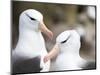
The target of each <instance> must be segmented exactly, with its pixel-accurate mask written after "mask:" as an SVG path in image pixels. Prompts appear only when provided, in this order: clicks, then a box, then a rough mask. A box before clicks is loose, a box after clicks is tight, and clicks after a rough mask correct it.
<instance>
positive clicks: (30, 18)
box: [26, 14, 36, 20]
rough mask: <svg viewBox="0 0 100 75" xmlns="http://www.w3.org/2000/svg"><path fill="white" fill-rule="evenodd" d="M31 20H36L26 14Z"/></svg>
mask: <svg viewBox="0 0 100 75" xmlns="http://www.w3.org/2000/svg"><path fill="white" fill-rule="evenodd" d="M26 15H27V16H28V17H29V18H30V19H31V20H36V19H34V18H32V17H30V16H29V15H28V14H26Z"/></svg>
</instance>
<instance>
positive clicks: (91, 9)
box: [86, 6, 96, 20]
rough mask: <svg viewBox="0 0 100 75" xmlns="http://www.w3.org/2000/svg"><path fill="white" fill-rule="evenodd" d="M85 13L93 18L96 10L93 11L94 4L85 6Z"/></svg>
mask: <svg viewBox="0 0 100 75" xmlns="http://www.w3.org/2000/svg"><path fill="white" fill-rule="evenodd" d="M86 12H87V15H88V16H89V17H90V18H91V19H93V20H94V19H95V18H96V14H95V13H96V11H95V7H94V6H89V7H87V11H86Z"/></svg>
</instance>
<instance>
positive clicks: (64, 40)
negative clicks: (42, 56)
mask: <svg viewBox="0 0 100 75" xmlns="http://www.w3.org/2000/svg"><path fill="white" fill-rule="evenodd" d="M69 38H70V35H69V36H68V38H67V39H66V40H64V41H62V42H61V43H62V44H63V43H65V42H67V41H68V39H69Z"/></svg>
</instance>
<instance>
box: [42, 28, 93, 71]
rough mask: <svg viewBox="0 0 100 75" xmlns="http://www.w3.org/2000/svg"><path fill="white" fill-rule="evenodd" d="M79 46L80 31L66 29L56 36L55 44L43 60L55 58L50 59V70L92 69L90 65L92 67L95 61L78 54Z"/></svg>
mask: <svg viewBox="0 0 100 75" xmlns="http://www.w3.org/2000/svg"><path fill="white" fill-rule="evenodd" d="M79 31H80V30H79ZM82 32H83V31H82ZM80 47H81V42H80V33H79V32H78V30H77V29H72V30H66V31H64V32H62V33H61V34H59V35H58V36H57V38H56V44H55V45H54V47H53V49H52V50H51V51H50V52H49V53H48V54H47V55H46V56H45V57H44V62H47V61H48V60H50V59H53V58H55V59H54V60H53V61H52V66H51V70H50V71H63V70H82V69H92V65H93V67H94V66H95V63H94V62H90V61H87V60H85V59H83V58H82V57H81V56H80V53H79V51H80Z"/></svg>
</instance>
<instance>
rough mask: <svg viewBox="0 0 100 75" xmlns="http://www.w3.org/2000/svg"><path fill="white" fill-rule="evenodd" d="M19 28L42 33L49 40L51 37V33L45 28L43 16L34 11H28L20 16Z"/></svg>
mask: <svg viewBox="0 0 100 75" xmlns="http://www.w3.org/2000/svg"><path fill="white" fill-rule="evenodd" d="M19 21H20V22H19V23H20V27H21V28H26V29H30V30H32V31H35V32H39V31H41V32H43V33H44V34H46V35H47V36H48V37H49V38H50V39H52V37H53V33H52V32H51V31H50V30H49V29H48V28H47V27H46V25H45V24H44V22H43V15H42V14H41V13H40V12H39V11H37V10H34V9H28V10H25V11H24V12H22V14H21V15H20V20H19Z"/></svg>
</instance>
